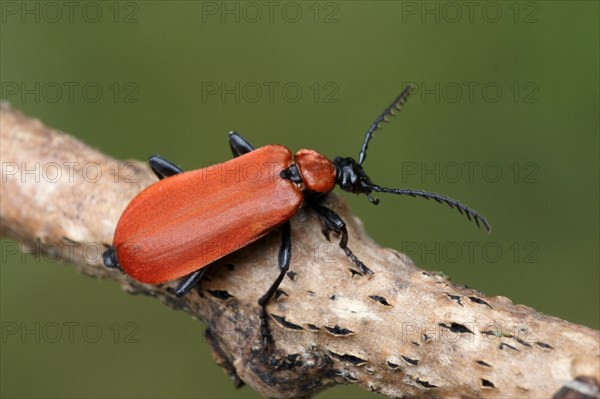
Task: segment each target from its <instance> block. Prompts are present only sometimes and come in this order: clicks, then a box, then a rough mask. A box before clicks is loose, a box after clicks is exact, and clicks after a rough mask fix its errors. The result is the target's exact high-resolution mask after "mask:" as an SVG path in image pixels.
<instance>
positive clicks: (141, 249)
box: [104, 86, 490, 346]
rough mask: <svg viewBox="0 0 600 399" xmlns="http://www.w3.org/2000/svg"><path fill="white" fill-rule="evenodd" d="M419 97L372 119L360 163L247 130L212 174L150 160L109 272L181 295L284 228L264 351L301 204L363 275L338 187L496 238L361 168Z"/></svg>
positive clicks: (471, 213)
mask: <svg viewBox="0 0 600 399" xmlns="http://www.w3.org/2000/svg"><path fill="white" fill-rule="evenodd" d="M410 93H411V87H410V86H408V87H406V88H405V89H404V91H403V92H402V93H401V94H400V95H399V96H398V97H397V98H396V99H395V100H394V101H393V102H392V104H391V105H390V106H389V107H387V108H386V109H385V110H384V111H383V113H382V114H381V115H380V116H379V117H378V118H377V119H376V120H375V122H373V123H372V124H371V126H370V128H369V130H368V131H367V133H366V135H365V139H364V141H363V144H362V148H361V151H360V153H359V158H358V162H356V161H355V160H354V159H352V158H340V157H337V158H335V160H334V161H333V162H331V161H330V160H328V159H327V158H326V157H325V156H323V155H321V154H319V153H317V152H316V151H312V150H300V151H298V152H297V153H296V155H294V156H292V153H291V152H290V150H288V149H287V148H286V147H283V146H280V145H268V146H265V147H261V148H259V149H256V150H255V149H254V147H252V145H251V144H250V143H249V142H248V141H246V140H245V139H244V138H242V137H241V136H240V135H239V134H237V133H235V132H232V133H230V134H229V144H230V146H231V150H232V152H233V155H234V159H232V160H230V161H227V162H225V163H222V164H218V165H214V166H211V167H208V168H204V169H199V170H194V171H191V172H183V170H181V169H180V168H179V167H177V166H176V165H175V164H173V163H171V162H169V161H167V160H166V159H164V158H161V157H160V156H157V155H153V156H151V157H150V159H149V163H150V167H151V168H152V170H153V171H154V173H156V175H157V176H158V178H159V179H160V181H159V182H157V183H155V184H153V185H151V186H150V187H148V188H146V189H145V190H143V191H142V192H141V193H139V194H138V195H137V196H136V197H135V198H134V199H133V200H132V201H131V203H130V204H129V205H128V206H127V208H126V209H125V211H124V212H123V215H122V216H121V218H120V220H119V223H118V224H117V229H116V231H115V237H114V242H113V246H112V247H111V248H109V249H108V250H107V251H106V252H105V253H104V264H105V265H106V266H107V267H111V268H113V267H119V268H120V269H121V270H122V271H124V272H125V273H126V274H128V275H129V276H131V277H133V278H134V279H136V280H138V281H140V282H142V283H147V284H160V283H164V282H167V281H172V280H175V279H178V278H182V277H183V279H182V280H181V282H180V283H179V285H178V286H177V288H176V289H175V290H174V293H175V295H177V296H178V297H182V296H184V295H185V294H187V293H188V292H189V291H190V290H191V289H192V288H193V287H195V286H196V285H197V284H198V282H199V281H200V279H201V278H202V275H203V274H204V272H205V271H206V267H205V266H207V265H209V264H210V263H212V262H214V261H216V260H217V259H220V258H222V257H223V256H225V255H228V254H230V253H232V252H234V251H236V250H238V249H240V248H242V247H244V246H246V245H248V244H250V243H252V242H254V241H256V240H258V239H259V238H261V237H263V236H264V235H266V234H267V233H269V232H270V231H272V230H273V229H275V228H277V227H281V228H282V244H281V248H280V253H279V268H280V273H279V276H278V277H277V279H276V280H275V281H274V282H273V284H272V285H271V287H270V288H269V289H268V291H267V292H266V293H265V294H264V295H263V296H262V297H261V298H260V299H259V300H258V305H259V309H260V320H261V334H262V342H263V345H264V346H267V345H268V343H269V341H270V333H269V329H268V325H267V317H266V310H265V307H266V305H267V303H268V302H269V300H270V299H271V298H272V297H273V295H274V294H275V292H276V290H277V288H278V287H279V285H280V284H281V281H282V280H283V277H284V276H285V273H286V272H287V270H288V268H289V265H290V258H291V234H290V223H289V220H290V219H291V218H292V216H294V215H295V214H296V213H297V212H298V210H299V209H300V207H301V206H302V204H303V203H304V204H307V205H308V206H310V207H311V208H313V209H314V210H315V211H316V212H317V214H318V215H319V218H320V219H321V221H322V222H323V233H324V234H325V236H326V238H327V239H329V233H330V232H332V231H333V232H335V233H338V234H340V235H341V237H340V243H339V246H340V247H341V249H342V250H343V251H344V252H345V254H346V255H347V256H348V257H349V258H350V260H351V261H352V262H353V263H354V265H355V266H356V267H357V268H358V270H359V272H360V273H361V274H365V273H372V272H371V270H369V268H368V267H367V266H365V265H364V264H363V263H362V262H361V261H360V260H359V259H357V258H356V256H354V254H353V253H352V251H351V250H350V248H348V245H347V243H348V233H347V231H346V225H345V223H344V221H343V220H342V219H341V218H340V216H339V215H337V214H336V213H335V212H334V211H332V210H331V209H329V208H326V207H324V206H322V205H320V201H321V199H322V198H323V195H325V194H326V193H328V192H329V191H331V190H333V189H334V187H335V185H336V184H337V185H339V186H340V187H341V188H342V190H345V191H349V192H352V193H356V194H366V195H367V196H368V198H369V201H371V203H373V204H377V203H378V202H379V200H376V199H374V198H373V197H372V196H371V193H372V192H382V193H392V194H399V195H410V196H413V197H421V198H426V199H434V200H436V201H437V202H440V203H446V204H448V205H450V206H451V207H453V208H456V209H457V210H458V211H459V212H460V213H461V214H462V213H463V212H464V214H465V215H466V216H467V217H468V218H469V219H471V218H473V220H474V221H475V222H476V223H477V225H478V226H479V224H480V222H481V224H483V226H484V228H485V229H486V230H487V231H488V232H489V231H490V226H489V224H488V222H487V221H486V220H485V218H484V217H483V216H481V215H480V214H479V213H478V212H476V211H475V210H473V209H470V208H469V207H467V206H465V205H463V204H461V203H459V202H458V201H456V200H453V199H450V198H448V197H446V196H442V195H438V194H435V193H430V192H424V191H415V190H410V189H395V188H385V187H380V186H378V185H376V184H373V183H371V181H370V179H369V177H368V176H367V175H366V173H365V171H364V170H363V168H362V166H361V165H362V163H363V162H364V160H365V157H366V152H367V147H368V143H369V141H370V140H371V138H372V137H373V133H374V132H375V130H377V129H378V128H379V127H380V124H381V123H382V122H387V117H389V116H391V115H394V113H393V110H394V109H398V110H399V109H400V108H401V106H402V105H403V104H404V103H405V102H406V99H407V98H408V96H409V95H410Z"/></svg>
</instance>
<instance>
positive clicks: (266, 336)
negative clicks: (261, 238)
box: [258, 222, 292, 349]
mask: <svg viewBox="0 0 600 399" xmlns="http://www.w3.org/2000/svg"><path fill="white" fill-rule="evenodd" d="M291 258H292V233H291V229H290V222H285V223H284V224H283V225H282V226H281V247H280V248H279V276H278V277H277V279H276V280H275V281H274V282H273V284H271V287H270V288H269V290H268V291H267V292H266V293H265V294H264V295H263V296H261V297H260V299H259V300H258V307H259V317H260V335H261V339H262V345H263V348H265V349H266V348H267V347H268V346H269V343H270V342H271V341H272V337H271V332H270V331H269V325H268V323H267V309H266V306H267V303H269V300H271V298H272V297H273V295H275V292H277V289H278V288H279V285H280V284H281V281H282V280H283V278H284V277H285V274H286V273H287V271H288V269H289V268H290V260H291Z"/></svg>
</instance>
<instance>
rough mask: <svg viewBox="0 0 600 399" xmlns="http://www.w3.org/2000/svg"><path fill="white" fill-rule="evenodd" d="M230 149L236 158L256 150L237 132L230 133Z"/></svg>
mask: <svg viewBox="0 0 600 399" xmlns="http://www.w3.org/2000/svg"><path fill="white" fill-rule="evenodd" d="M229 147H231V153H232V154H233V157H234V158H237V157H239V156H240V155H244V154H247V153H249V152H250V151H253V150H254V147H253V146H252V144H250V143H249V142H248V140H246V139H245V138H243V137H242V136H240V135H239V134H238V133H236V132H229Z"/></svg>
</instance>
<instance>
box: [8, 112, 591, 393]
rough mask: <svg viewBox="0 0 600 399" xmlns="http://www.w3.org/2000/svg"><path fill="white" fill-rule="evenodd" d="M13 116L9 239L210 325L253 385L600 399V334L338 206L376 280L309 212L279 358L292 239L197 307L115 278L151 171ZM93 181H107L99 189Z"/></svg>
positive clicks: (236, 370)
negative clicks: (264, 304)
mask: <svg viewBox="0 0 600 399" xmlns="http://www.w3.org/2000/svg"><path fill="white" fill-rule="evenodd" d="M0 112H1V114H0V117H1V118H0V121H1V124H0V132H1V136H0V140H1V152H0V154H1V158H2V196H1V200H0V201H1V202H0V222H1V227H2V230H1V232H2V234H3V235H7V236H10V237H13V238H15V239H16V240H18V241H20V242H22V243H23V244H24V245H25V246H27V247H28V248H30V249H31V248H33V249H34V250H38V251H44V250H48V248H51V247H52V246H49V245H48V244H50V243H52V244H54V245H57V246H59V247H60V248H61V249H64V250H63V251H61V253H62V254H64V259H63V260H64V261H65V262H69V263H72V264H73V265H75V267H76V268H77V270H79V271H80V272H81V273H83V274H85V275H88V276H92V277H95V278H104V279H112V280H115V281H117V282H118V283H119V284H120V285H121V287H122V288H123V289H124V290H125V291H127V292H130V293H142V294H146V295H150V296H153V297H156V298H157V299H159V300H160V301H161V302H163V303H164V304H165V305H167V306H169V307H171V308H173V309H179V310H183V311H185V312H188V313H190V314H191V315H193V316H194V317H195V318H197V319H201V320H204V321H205V322H206V323H207V325H208V326H209V330H208V331H207V338H208V339H207V341H208V342H209V343H210V345H211V347H212V351H213V355H214V357H215V360H216V362H217V363H218V364H219V365H220V366H222V367H223V368H224V369H225V371H226V372H227V373H228V374H229V375H230V376H231V378H232V380H233V381H234V383H235V384H237V385H240V384H241V383H242V382H243V383H246V384H248V385H250V386H251V387H253V388H254V389H255V390H257V391H258V392H260V393H261V394H262V395H264V396H267V397H280V398H300V397H309V396H312V395H314V394H315V393H316V392H318V391H319V390H321V389H323V388H325V387H327V386H331V385H334V384H347V383H352V384H358V385H360V386H361V387H363V388H364V389H366V390H370V391H374V392H380V393H382V394H385V395H389V396H393V397H419V398H428V397H431V398H433V397H481V398H500V397H502V398H507V397H515V398H516V397H518V398H533V397H535V398H539V397H551V396H553V395H554V394H556V395H557V396H555V397H566V396H564V395H567V394H572V391H569V390H570V389H571V388H573V386H576V387H577V386H579V387H581V384H584V386H585V387H587V388H586V389H588V390H587V391H586V389H583V390H584V391H585V392H587V395H588V396H587V397H599V394H598V389H597V384H598V380H599V379H600V377H599V373H600V371H599V370H600V366H599V363H600V343H599V341H600V334H599V332H598V331H595V330H592V329H590V328H587V327H584V326H580V325H575V324H572V323H569V322H566V321H563V320H560V319H558V318H555V317H551V316H547V315H544V314H541V313H539V312H536V311H535V310H534V309H531V308H528V307H526V306H522V305H515V304H513V303H512V302H511V301H510V300H509V299H507V298H504V297H486V296H483V295H482V294H480V293H479V292H477V291H475V290H473V289H468V288H465V287H462V286H459V285H456V284H454V283H451V282H449V281H448V280H447V279H446V278H444V277H442V276H439V275H436V274H434V273H429V272H425V271H423V270H420V269H418V268H417V267H416V266H415V265H414V264H413V263H412V262H411V261H410V259H408V258H407V257H406V256H405V255H403V254H400V253H398V252H396V251H394V250H392V249H386V248H381V247H379V246H378V245H377V244H376V243H375V242H373V241H372V240H371V239H370V238H369V237H368V236H367V235H366V234H365V232H364V230H363V227H362V224H361V222H360V221H359V220H358V219H356V218H355V217H353V216H352V215H351V214H350V212H349V210H348V208H347V206H346V204H345V203H344V201H342V200H341V199H340V198H338V197H337V196H335V195H329V196H328V198H327V199H326V205H327V206H329V207H331V208H332V209H334V210H335V211H336V212H337V213H339V214H340V215H341V216H342V217H343V218H344V219H345V220H346V221H347V223H348V230H349V233H350V241H349V242H350V244H351V247H352V250H353V251H354V252H355V254H356V255H357V256H358V257H359V258H360V259H361V260H363V262H364V263H365V264H366V265H368V267H369V268H370V269H372V270H373V271H374V275H373V276H371V277H370V278H369V277H367V276H365V277H362V276H361V275H360V274H358V273H356V271H355V270H354V268H353V265H352V263H351V262H350V261H349V260H348V259H347V258H346V257H345V256H344V253H343V252H342V251H340V250H339V249H338V247H337V243H336V238H335V237H333V240H332V241H333V242H332V243H329V242H327V241H326V239H325V238H324V237H323V235H322V234H321V225H320V222H319V220H318V218H317V217H316V215H315V214H314V213H312V212H311V211H310V210H304V209H303V210H301V212H300V213H299V214H298V215H296V216H295V217H294V218H293V219H292V235H293V241H294V251H293V252H294V257H293V260H292V265H291V269H290V272H289V273H288V275H287V276H286V278H285V279H284V282H283V283H282V286H281V290H280V292H279V293H278V297H277V300H273V301H272V302H271V304H270V305H269V307H268V312H269V313H270V315H271V319H270V322H269V323H270V325H271V328H272V330H273V332H274V337H275V350H274V351H272V352H265V351H263V350H262V349H261V347H260V344H259V335H260V332H259V328H258V308H257V304H256V301H257V299H258V298H259V296H260V295H262V294H263V293H264V292H265V291H266V289H267V288H268V286H269V284H270V283H271V282H272V281H273V280H274V278H275V276H276V275H277V272H278V268H277V251H278V248H279V244H280V238H279V231H278V230H275V231H274V232H273V233H272V234H269V235H268V236H267V237H265V238H264V239H261V240H259V241H258V242H256V243H254V244H252V245H250V246H248V247H246V248H244V249H242V250H240V251H238V252H236V253H234V254H232V255H230V256H227V257H225V258H224V259H222V260H220V261H218V262H215V264H214V265H211V266H210V270H209V272H208V273H207V274H206V275H205V278H204V279H203V281H202V284H201V288H200V289H199V290H197V291H193V292H192V293H190V294H189V295H188V296H187V297H186V298H184V299H183V300H179V299H177V298H175V297H174V296H173V295H171V294H170V293H169V292H168V291H167V288H168V287H174V286H175V285H176V282H172V283H168V284H162V285H157V286H150V285H144V284H140V283H138V282H135V281H133V280H131V279H129V278H128V277H126V276H124V275H123V274H122V273H121V272H119V271H111V270H107V269H106V268H104V267H103V265H102V262H101V259H100V256H99V253H100V252H101V251H102V250H103V249H104V247H105V246H106V245H109V244H110V243H111V242H112V236H113V232H114V228H115V225H116V222H117V221H118V218H119V216H120V214H121V212H122V211H123V209H124V208H125V207H126V205H127V204H128V203H129V201H130V200H131V199H132V198H133V197H134V196H135V195H136V194H137V193H138V192H139V191H140V190H141V189H142V188H144V187H145V186H147V185H149V184H151V183H153V182H154V181H155V180H156V178H155V177H154V176H153V174H152V172H151V171H150V170H149V168H148V167H147V166H145V165H144V164H142V163H140V162H137V161H130V163H125V162H122V161H117V160H115V159H113V158H110V157H109V156H107V155H105V154H102V153H100V152H99V151H97V150H95V149H92V148H90V147H88V146H86V145H85V144H83V143H82V142H80V141H78V140H76V139H74V138H73V137H71V136H68V135H66V134H64V133H61V132H59V131H56V130H53V129H50V128H48V127H46V126H44V125H43V124H42V123H41V122H39V121H38V120H35V119H32V118H29V117H27V116H24V115H22V114H21V113H19V112H17V111H15V110H13V109H12V108H11V107H10V106H9V105H8V104H2V106H1V110H0ZM36 162H37V163H39V165H41V166H42V167H44V166H45V165H49V164H50V163H56V164H57V165H58V166H59V167H60V168H61V169H62V171H63V176H62V177H61V178H60V179H58V180H57V181H55V182H49V181H48V180H47V179H41V180H40V181H39V182H36V181H35V179H32V178H25V179H23V174H22V173H23V170H24V168H31V167H32V165H33V164H34V163H36ZM117 162H118V163H117ZM90 165H93V166H90ZM117 165H119V167H118V168H117V167H116V166H117ZM133 167H135V168H136V170H135V171H134V169H132V168H133ZM86 168H88V170H87V171H86V170H85V169H86ZM92 169H94V170H100V171H101V172H102V177H101V178H100V179H98V180H97V181H91V180H93V179H90V175H89V174H90V173H93V172H94V170H92ZM69 170H70V171H71V172H72V173H69V175H72V176H66V172H67V171H69ZM132 171H134V172H135V173H132ZM48 172H49V173H50V172H51V171H50V169H48ZM86 172H87V178H88V179H87V180H86V179H84V178H83V176H84V175H83V174H82V173H86ZM90 248H96V251H94V250H92V251H90ZM92 252H93V253H94V255H90V253H92ZM565 384H567V385H566V387H565V388H562V389H561V387H563V386H564V385H565ZM578 384H579V385H578ZM594 389H595V391H594ZM565 392H566V393H565ZM580 393H581V392H580ZM590 395H591V396H590ZM594 395H595V396H594ZM581 397H586V396H581Z"/></svg>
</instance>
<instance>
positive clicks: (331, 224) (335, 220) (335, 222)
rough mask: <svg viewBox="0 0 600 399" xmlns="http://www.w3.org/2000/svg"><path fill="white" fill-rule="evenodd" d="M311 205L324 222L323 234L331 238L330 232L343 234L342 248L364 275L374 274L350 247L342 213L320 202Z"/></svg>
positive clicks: (341, 239)
mask: <svg viewBox="0 0 600 399" xmlns="http://www.w3.org/2000/svg"><path fill="white" fill-rule="evenodd" d="M310 205H311V207H312V208H313V209H314V210H315V211H316V212H317V214H318V215H319V218H320V219H321V221H322V222H323V224H324V226H323V230H322V231H323V234H325V237H327V239H329V232H330V231H335V232H337V233H339V234H341V238H340V244H339V245H340V248H341V249H342V250H343V251H344V253H345V254H346V256H347V257H348V258H350V260H351V261H352V262H353V263H354V264H355V265H356V267H358V270H359V271H360V272H361V273H362V274H363V275H364V274H366V273H369V274H373V271H372V270H371V269H369V268H368V267H367V266H366V265H365V264H364V263H362V262H361V261H360V260H359V259H358V258H357V257H356V255H354V254H353V253H352V250H350V248H348V230H347V229H346V222H344V221H343V220H342V218H341V217H340V215H338V214H337V213H335V212H334V211H332V210H331V209H329V208H326V207H324V206H322V205H319V204H310Z"/></svg>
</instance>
